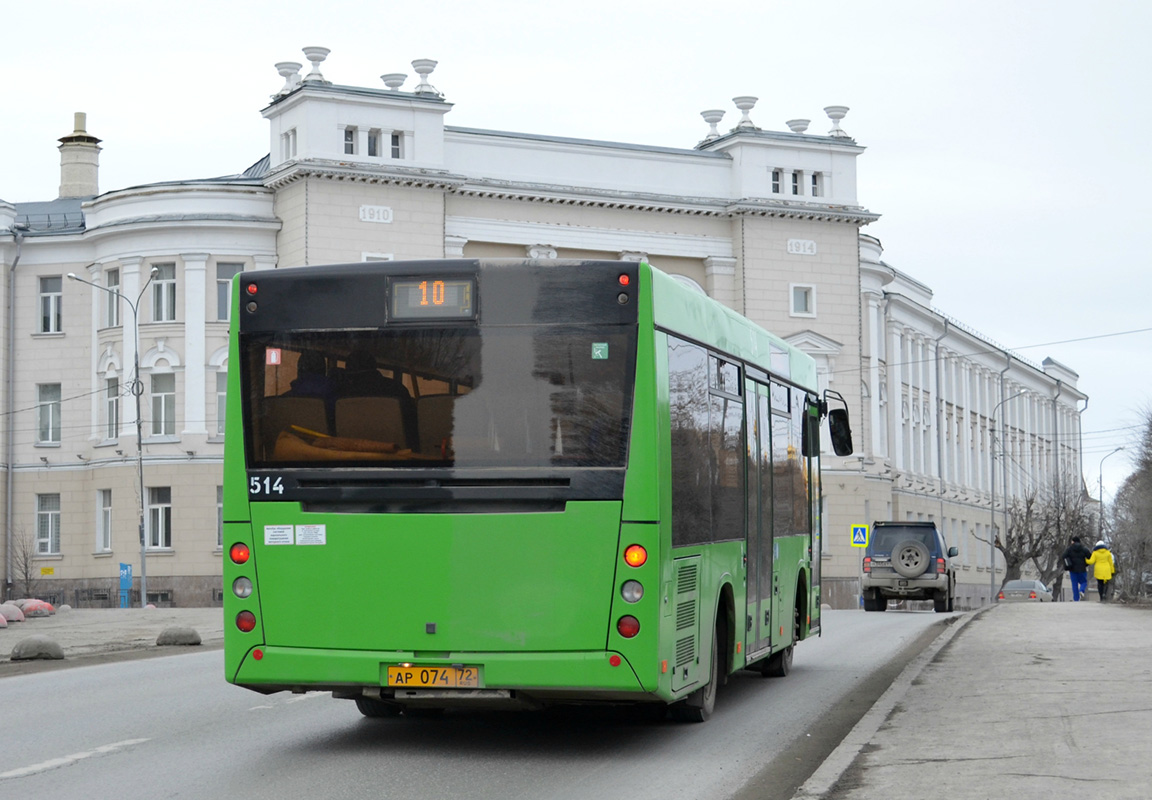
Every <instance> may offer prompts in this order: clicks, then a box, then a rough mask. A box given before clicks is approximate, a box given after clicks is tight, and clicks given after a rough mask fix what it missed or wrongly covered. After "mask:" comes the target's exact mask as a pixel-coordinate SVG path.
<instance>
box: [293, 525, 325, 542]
mask: <svg viewBox="0 0 1152 800" xmlns="http://www.w3.org/2000/svg"><path fill="white" fill-rule="evenodd" d="M326 527H327V526H325V525H297V526H296V544H328V534H327V532H326Z"/></svg>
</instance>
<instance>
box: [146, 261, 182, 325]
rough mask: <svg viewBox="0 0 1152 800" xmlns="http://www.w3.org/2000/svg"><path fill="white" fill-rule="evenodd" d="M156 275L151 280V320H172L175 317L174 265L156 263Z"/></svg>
mask: <svg viewBox="0 0 1152 800" xmlns="http://www.w3.org/2000/svg"><path fill="white" fill-rule="evenodd" d="M155 267H156V277H155V278H154V279H153V280H152V321H153V322H172V321H174V320H175V319H176V265H175V264H156V265H155Z"/></svg>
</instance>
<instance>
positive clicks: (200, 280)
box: [180, 253, 208, 435]
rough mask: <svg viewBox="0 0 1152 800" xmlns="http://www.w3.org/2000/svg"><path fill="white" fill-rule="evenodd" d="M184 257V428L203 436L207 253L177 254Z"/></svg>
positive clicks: (205, 418)
mask: <svg viewBox="0 0 1152 800" xmlns="http://www.w3.org/2000/svg"><path fill="white" fill-rule="evenodd" d="M180 257H181V258H182V259H183V260H184V430H183V431H182V433H183V434H194V435H207V434H208V414H207V410H206V408H207V401H206V399H205V394H204V392H205V389H204V366H205V365H204V358H205V356H204V347H205V343H204V335H205V331H204V322H205V319H204V317H205V310H204V309H205V305H206V303H207V296H206V291H207V289H206V273H207V268H208V254H207V253H181V255H180Z"/></svg>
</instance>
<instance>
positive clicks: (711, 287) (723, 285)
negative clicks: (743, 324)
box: [704, 256, 736, 309]
mask: <svg viewBox="0 0 1152 800" xmlns="http://www.w3.org/2000/svg"><path fill="white" fill-rule="evenodd" d="M704 284H705V285H704V289H705V291H707V292H708V296H709V297H711V298H712V299H713V300H718V301H720V302H721V303H723V304H724V305H726V306H728V307H729V308H733V309H734V308H736V305H735V304H736V285H735V284H736V259H735V258H727V257H724V256H707V257H706V258H705V259H704Z"/></svg>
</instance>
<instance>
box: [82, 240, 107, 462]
mask: <svg viewBox="0 0 1152 800" xmlns="http://www.w3.org/2000/svg"><path fill="white" fill-rule="evenodd" d="M103 269H104V268H103V266H101V264H100V262H96V263H94V264H89V265H88V277H87V278H85V280H88V281H91V282H92V283H95V284H96V285H98V286H103V285H104V276H103V275H102V274H101V273H102V272H103ZM84 289H85V290H86V291H87V292H88V294H90V295H91V298H90V299H91V301H92V324H91V325H90V326H89V347H88V352H89V354H90V356H91V357H90V358H89V367H88V380H89V387H90V389H91V391H90V395H89V399H90V401H91V402H90V403H89V405H90V406H91V420H92V426H91V428H90V430H89V431H88V440H89V441H97V442H98V441H100V440H101V439H103V438H104V437H103V436H101V435H100V404H101V403H102V402H104V391H103V389H104V376H103V375H97V374H96V367H97V365H98V364H99V363H100V345H99V341H100V337H99V335H98V334H97V331H99V330H100V322H101V319H102V318H101V316H100V309H102V308H105V307H107V305H108V301H109V300H111V299H112V298H110V297H109V296H108V295H107V294H106V293H104V292H102V291H100V290H99V289H92V288H91V287H89V286H85V287H84ZM101 301H103V303H102V302H101Z"/></svg>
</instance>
